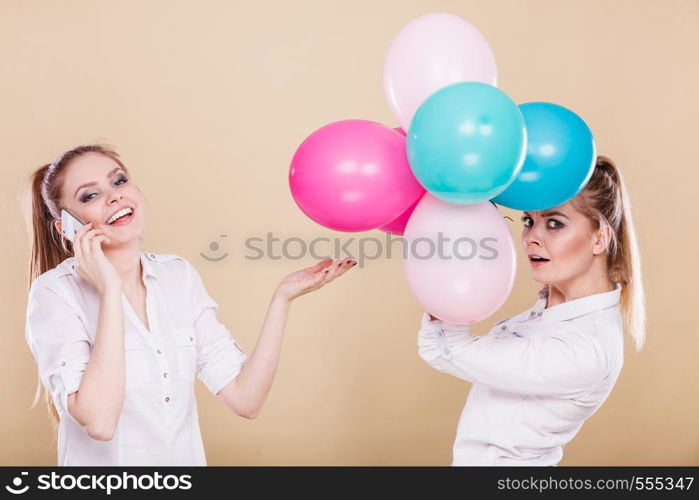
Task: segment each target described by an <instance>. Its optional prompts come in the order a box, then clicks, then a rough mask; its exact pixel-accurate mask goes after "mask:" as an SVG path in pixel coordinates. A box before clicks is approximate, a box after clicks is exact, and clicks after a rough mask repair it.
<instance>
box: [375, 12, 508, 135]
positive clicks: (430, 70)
mask: <svg viewBox="0 0 699 500" xmlns="http://www.w3.org/2000/svg"><path fill="white" fill-rule="evenodd" d="M497 78H498V74H497V67H496V65H495V55H494V54H493V51H492V49H491V48H490V45H488V42H487V41H486V39H485V37H484V36H483V35H482V34H481V32H480V31H478V30H477V29H476V28H475V27H474V26H473V25H472V24H470V23H469V22H468V21H466V20H465V19H462V18H460V17H458V16H455V15H453V14H449V13H446V12H435V13H432V14H426V15H424V16H420V17H418V18H417V19H414V20H413V21H411V22H410V23H408V24H407V25H406V26H405V27H404V28H403V29H402V30H401V31H400V32H399V33H398V35H397V36H396V38H395V39H394V40H393V43H392V44H391V46H390V48H389V50H388V54H387V55H386V59H385V62H384V91H385V93H386V98H387V99H388V104H389V106H390V108H391V110H392V111H393V114H394V115H395V117H396V118H397V119H398V123H400V125H401V127H402V128H403V129H404V130H406V131H407V130H409V128H410V122H411V121H412V119H413V115H414V114H415V111H417V108H419V107H420V105H421V104H422V103H423V102H424V101H425V99H427V98H428V97H429V96H430V95H432V94H433V93H434V92H436V91H437V90H439V89H441V88H443V87H446V86H447V85H451V84H452V83H457V82H468V81H472V82H482V83H487V84H490V85H492V86H494V87H496V86H497Z"/></svg>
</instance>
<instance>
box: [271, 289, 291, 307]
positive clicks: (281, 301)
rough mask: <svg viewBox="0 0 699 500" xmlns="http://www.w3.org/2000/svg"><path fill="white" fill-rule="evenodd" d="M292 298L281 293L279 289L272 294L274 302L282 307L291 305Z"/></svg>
mask: <svg viewBox="0 0 699 500" xmlns="http://www.w3.org/2000/svg"><path fill="white" fill-rule="evenodd" d="M292 300H293V299H292V298H291V297H287V296H286V295H284V294H281V293H279V291H276V292H274V295H273V296H272V304H275V305H278V306H282V307H289V306H290V305H291V301H292Z"/></svg>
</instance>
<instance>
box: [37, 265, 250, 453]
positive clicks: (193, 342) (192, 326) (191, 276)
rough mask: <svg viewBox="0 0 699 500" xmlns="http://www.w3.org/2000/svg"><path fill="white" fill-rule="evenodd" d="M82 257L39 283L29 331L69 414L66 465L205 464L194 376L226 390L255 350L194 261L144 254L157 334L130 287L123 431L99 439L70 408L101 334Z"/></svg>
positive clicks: (63, 443)
mask: <svg viewBox="0 0 699 500" xmlns="http://www.w3.org/2000/svg"><path fill="white" fill-rule="evenodd" d="M74 259H75V258H74V257H70V258H68V259H66V260H64V261H63V262H62V263H61V264H59V265H58V266H56V267H55V268H53V269H51V270H49V271H47V272H45V273H43V274H42V275H41V276H39V277H38V278H37V279H36V280H34V282H33V283H32V286H31V288H30V292H29V300H28V306H27V320H26V329H25V337H26V340H27V343H28V344H29V348H30V349H31V352H32V354H33V355H34V358H35V359H36V362H37V365H38V369H39V376H40V379H41V381H42V383H43V384H44V386H45V387H46V388H47V389H48V390H49V391H50V393H51V394H52V396H53V402H54V404H55V406H56V409H57V411H58V413H59V415H60V418H61V420H60V424H59V427H58V465H206V457H205V453H204V446H203V442H202V438H201V431H200V428H199V418H198V414H197V403H196V398H195V393H194V380H195V378H196V377H197V376H198V377H199V379H200V380H201V381H202V382H203V383H204V385H205V386H206V387H207V388H208V390H209V391H211V393H213V394H216V393H218V392H219V391H220V390H221V389H222V388H223V387H224V386H225V385H226V384H227V383H228V382H230V381H231V380H233V379H234V378H235V377H236V376H237V375H238V373H239V372H240V370H241V368H242V367H243V365H244V363H245V360H246V355H245V352H244V351H243V349H241V348H240V346H239V345H238V343H237V342H236V341H235V340H234V339H233V338H232V337H231V335H230V332H229V331H228V329H227V328H226V327H225V326H224V325H222V324H221V323H219V322H218V320H217V316H216V313H217V311H218V304H217V303H216V302H215V301H214V300H213V299H212V298H211V297H210V296H209V295H208V293H207V292H206V289H205V287H204V284H203V283H202V280H201V277H200V276H199V273H198V272H197V270H196V269H195V268H194V267H193V266H192V264H191V263H190V262H189V261H187V260H186V259H184V258H182V257H180V256H178V255H175V254H153V253H150V252H141V254H140V260H141V264H142V267H143V275H142V279H143V282H144V284H145V286H146V289H147V297H146V309H147V316H148V323H149V327H150V331H149V330H146V328H145V326H144V325H143V323H142V322H141V320H140V319H139V318H138V316H137V315H136V313H135V312H134V310H133V308H132V307H131V304H130V303H129V301H128V300H127V298H126V296H125V295H124V294H123V293H122V302H123V309H124V346H125V363H126V364H125V393H124V403H123V408H122V412H121V415H120V417H119V422H118V425H117V427H116V430H115V433H114V436H113V438H112V439H111V440H109V441H99V440H95V439H92V438H90V437H89V436H88V435H87V433H86V431H85V429H83V428H82V427H81V426H80V424H79V423H78V422H77V421H76V420H75V419H74V418H73V416H72V415H71V414H70V413H69V412H68V395H69V394H71V393H73V392H76V391H78V389H79V388H80V381H81V379H82V376H83V373H84V371H85V367H86V366H87V363H88V361H89V359H90V352H91V350H92V347H93V345H94V343H95V337H96V334H97V325H98V316H99V306H100V298H99V295H98V294H97V292H96V290H95V289H94V287H92V285H90V284H89V283H88V282H87V281H85V280H84V279H83V278H82V277H81V276H80V275H79V274H77V272H76V271H75V269H74V267H73V263H74Z"/></svg>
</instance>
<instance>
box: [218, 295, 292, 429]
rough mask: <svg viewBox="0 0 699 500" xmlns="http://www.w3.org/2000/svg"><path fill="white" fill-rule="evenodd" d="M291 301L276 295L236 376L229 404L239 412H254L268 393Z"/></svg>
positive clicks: (253, 413)
mask: <svg viewBox="0 0 699 500" xmlns="http://www.w3.org/2000/svg"><path fill="white" fill-rule="evenodd" d="M289 306H290V302H289V301H288V300H286V299H283V298H280V297H278V296H277V295H275V296H274V297H273V298H272V300H271V302H270V304H269V308H268V310H267V315H266V316H265V320H264V324H263V326H262V331H261V333H260V337H259V338H258V340H257V344H256V345H255V349H254V350H253V351H252V353H251V354H250V356H249V357H248V359H247V362H246V363H245V366H244V367H243V369H242V370H241V372H240V374H238V377H237V378H236V380H235V383H234V391H233V395H232V397H231V399H232V401H231V406H232V407H233V410H234V411H235V412H236V413H238V414H239V415H244V416H247V417H249V418H254V417H255V416H257V414H258V412H259V411H260V409H261V408H262V406H263V404H264V402H265V400H266V399H267V395H268V394H269V391H270V388H271V387H272V382H273V381H274V376H275V374H276V372H277V365H278V364H279V353H280V351H281V346H282V340H283V337H284V328H285V327H286V320H287V316H288V313H289Z"/></svg>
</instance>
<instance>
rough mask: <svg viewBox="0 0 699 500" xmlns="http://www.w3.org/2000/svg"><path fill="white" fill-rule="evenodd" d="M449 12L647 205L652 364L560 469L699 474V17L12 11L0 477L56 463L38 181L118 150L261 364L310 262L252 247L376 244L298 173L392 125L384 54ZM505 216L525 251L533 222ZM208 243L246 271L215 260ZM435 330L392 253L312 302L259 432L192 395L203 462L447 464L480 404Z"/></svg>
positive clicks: (396, 6)
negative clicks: (34, 317) (263, 241)
mask: <svg viewBox="0 0 699 500" xmlns="http://www.w3.org/2000/svg"><path fill="white" fill-rule="evenodd" d="M434 11H449V12H452V13H454V14H458V15H461V16H462V17H464V18H466V19H467V20H469V21H470V22H471V23H473V24H474V25H475V26H476V27H478V28H479V29H480V30H481V31H482V33H483V34H484V35H485V36H486V38H487V39H488V41H489V42H490V44H491V46H492V47H493V50H494V52H495V55H496V59H497V63H498V68H499V73H500V80H499V87H500V88H501V89H502V90H504V91H505V92H507V93H508V94H509V95H510V96H511V97H512V98H513V99H514V100H515V101H516V102H518V103H522V102H527V101H533V100H545V101H550V102H555V103H558V104H562V105H564V106H567V107H569V108H571V109H573V110H575V111H576V112H577V113H578V114H580V115H581V116H582V117H583V118H584V119H585V120H586V121H587V123H588V124H589V125H590V127H591V128H592V130H593V132H594V134H595V136H596V140H597V145H598V151H599V152H600V153H603V154H606V155H608V156H610V157H611V158H613V159H614V160H615V161H616V162H617V163H618V165H619V166H620V168H621V169H622V170H623V173H624V175H625V177H626V181H627V185H628V188H629V191H630V193H631V195H632V200H633V202H634V213H635V218H636V224H637V229H638V233H639V239H640V245H641V249H642V257H643V262H644V268H645V282H646V286H647V291H648V305H649V307H648V317H649V322H648V342H647V346H646V348H645V350H644V351H642V352H641V353H640V354H636V353H634V352H633V351H632V350H631V349H630V343H629V344H627V352H626V361H625V366H624V369H623V371H622V374H621V377H620V378H619V381H618V383H617V386H616V388H615V390H614V392H613V393H612V394H611V396H610V397H609V399H608V401H607V402H606V404H605V405H604V406H603V407H602V408H601V409H600V410H599V411H598V412H597V414H595V415H594V416H593V417H592V418H591V419H590V420H589V421H588V422H587V423H586V424H585V425H584V427H583V429H582V430H581V432H580V433H579V434H578V436H577V437H576V438H575V439H574V440H573V441H572V442H571V443H570V444H569V445H568V447H567V448H566V450H565V454H564V459H563V461H562V463H561V465H592V464H599V465H606V464H610V465H618V464H694V465H696V464H699V427H698V426H697V425H696V422H697V411H698V410H699V398H698V397H697V396H699V383H698V374H699V362H698V356H697V353H698V352H699V349H698V347H699V340H698V337H697V333H698V330H699V329H698V328H697V323H696V320H695V319H694V318H693V317H692V314H694V313H696V300H697V292H696V281H697V278H698V277H699V276H698V273H697V265H696V259H697V250H696V248H697V244H698V243H699V241H698V238H697V232H696V228H697V225H696V219H695V217H694V214H695V213H696V210H695V207H694V206H693V202H692V199H694V200H695V201H696V195H695V192H696V185H697V183H698V182H699V174H697V169H696V142H697V138H696V135H697V132H698V130H697V126H696V123H697V116H698V114H699V97H697V95H698V94H697V88H699V70H698V69H697V64H696V61H697V47H699V2H697V1H696V0H673V1H667V0H663V1H660V0H658V1H638V0H636V1H631V0H626V1H619V0H616V1H590V0H584V1H583V0H581V1H553V0H551V1H543V0H531V1H514V0H512V1H503V0H498V1H492V2H484V1H481V0H474V1H465V0H458V1H453V2H449V1H409V0H397V1H380V2H377V1H376V0H361V1H357V0H355V1H353V2H328V1H316V2H311V1H295V2H281V1H279V2H262V1H256V2H233V1H196V2H195V1H189V2H184V1H176V2H175V1H148V2H143V1H140V0H139V1H119V2H116V1H113V2H106V1H92V0H90V1H87V0H86V1H67V0H66V1H61V2H49V1H41V2H39V1H21V2H20V1H9V0H2V1H0V61H2V68H3V76H2V78H0V100H1V101H0V102H2V112H0V127H1V130H2V139H1V140H2V153H3V158H2V174H1V175H2V184H1V185H0V193H1V194H0V196H1V198H0V203H1V204H0V210H1V213H0V218H1V219H2V220H3V233H4V241H5V244H4V245H2V246H1V247H0V259H1V260H2V262H3V264H4V266H5V267H4V275H3V284H2V288H0V290H1V295H0V312H1V313H2V318H3V320H4V327H3V349H2V350H0V366H1V367H2V377H0V386H1V387H2V395H3V411H2V417H1V420H0V423H1V424H2V425H0V438H1V439H2V446H1V447H0V450H2V451H0V463H1V464H2V465H9V464H27V465H52V464H55V461H56V451H55V448H54V445H53V444H52V442H51V433H50V426H49V423H48V417H47V414H46V411H45V406H44V405H43V404H42V405H41V407H38V408H35V409H33V410H30V409H29V405H30V402H31V400H32V397H33V394H34V388H35V383H36V372H35V364H34V360H33V358H32V356H31V353H30V352H29V349H28V347H27V346H26V344H25V341H24V334H23V333H24V315H25V311H26V279H27V262H28V246H27V242H26V230H25V228H24V226H23V220H22V216H21V212H20V202H19V199H20V193H21V189H22V186H23V182H24V180H25V178H26V176H27V175H28V174H29V173H30V171H31V170H33V169H34V168H36V167H38V166H39V165H41V164H43V163H45V162H48V161H51V160H52V159H53V158H54V157H55V156H56V155H57V154H59V153H60V152H62V151H63V150H65V149H68V148H70V147H72V146H75V145H77V144H80V143H84V142H90V141H95V140H104V141H106V142H108V143H111V144H113V145H115V146H116V147H117V148H118V150H119V151H120V152H121V153H122V155H123V158H124V160H125V161H126V162H127V165H128V166H129V167H130V168H131V171H132V173H133V174H134V176H135V181H136V182H137V183H138V184H139V185H140V187H141V188H142V190H143V191H144V193H145V194H146V197H147V199H148V202H149V207H148V214H147V216H148V225H147V231H146V249H148V250H151V251H154V252H158V253H178V254H180V255H182V256H184V257H186V258H188V259H190V260H191V261H192V262H193V263H194V264H195V265H196V266H197V268H198V269H199V271H200V273H201V275H202V277H203V278H204V281H205V283H206V285H207V287H208V289H209V292H210V294H211V295H212V296H213V297H214V298H215V299H216V300H217V301H218V302H219V304H220V306H221V310H220V315H219V319H220V320H221V321H222V322H223V323H224V324H226V325H227V326H228V327H229V329H230V330H231V332H232V333H233V335H234V336H235V337H236V338H237V339H238V340H239V341H240V342H241V344H242V345H243V346H244V347H245V348H246V350H248V352H249V351H250V350H251V349H252V348H253V346H254V343H255V341H256V339H257V335H258V333H259V329H260V326H261V323H262V319H263V315H264V313H265V311H266V308H267V304H268V300H269V298H270V296H271V293H272V291H273V290H274V287H275V286H276V284H277V282H278V281H279V280H280V279H281V278H282V277H283V276H284V275H285V274H287V273H289V272H291V271H293V270H295V269H297V268H300V267H303V266H306V265H310V264H311V263H312V261H313V259H311V258H310V257H309V258H308V259H305V260H302V261H292V260H281V261H271V260H264V261H249V260H245V259H244V258H243V254H244V247H243V240H244V239H245V238H246V237H250V236H263V235H264V233H265V232H266V231H274V232H275V234H276V235H278V236H279V237H290V236H300V237H304V238H311V237H314V236H330V237H332V236H339V237H348V236H362V235H364V236H370V235H371V236H381V234H382V233H379V232H378V231H372V232H367V233H359V234H353V235H349V234H345V233H336V232H333V231H330V230H326V229H325V228H323V227H320V226H318V225H316V224H315V223H313V222H312V221H311V220H309V219H307V218H306V217H305V216H304V215H303V213H302V212H301V211H300V210H299V209H298V208H297V207H296V205H295V204H294V202H293V200H292V198H291V195H290V193H289V190H288V185H287V172H288V164H289V160H290V158H291V156H292V154H293V152H294V151H295V148H296V147H297V146H298V144H299V143H300V142H301V141H302V140H303V139H304V137H306V135H307V134H309V133H310V132H312V131H313V130H315V129H316V128H318V127H320V126H322V125H324V124H326V123H329V122H331V121H335V120H340V119H346V118H365V119H371V120H376V121H379V122H382V123H385V124H387V125H389V126H395V120H394V119H393V117H392V116H391V114H390V111H389V108H388V105H387V103H386V101H385V98H384V95H383V87H382V65H383V59H384V56H385V53H386V50H387V49H388V46H389V44H390V42H391V41H392V39H393V38H394V36H395V35H396V34H397V33H398V31H399V30H400V28H401V27H402V26H404V25H405V24H406V23H408V22H409V21H410V20H412V19H413V18H415V17H417V16H419V15H422V14H425V13H428V12H434ZM505 213H506V214H507V215H510V216H512V218H513V219H514V222H511V223H510V224H511V227H512V230H513V233H514V235H515V238H516V240H517V241H519V234H520V231H521V222H520V221H519V216H520V215H521V214H520V213H519V212H515V211H508V210H506V209H505ZM222 233H225V234H228V235H229V236H228V237H227V238H222V237H219V235H220V234H222ZM212 241H219V242H220V243H221V244H222V250H221V251H223V250H225V251H228V252H230V253H231V255H230V256H229V257H228V258H226V259H224V260H223V261H222V262H219V263H210V262H207V261H206V260H204V259H203V258H202V257H200V256H199V252H201V251H206V250H207V246H208V245H209V243H210V242H212ZM518 249H520V247H519V246H518ZM209 253H213V252H209ZM519 258H520V260H519V270H518V275H517V281H516V283H515V288H514V290H513V293H512V295H511V296H510V298H509V299H508V301H507V302H506V304H505V305H504V307H503V308H502V309H501V310H499V311H498V312H497V313H496V314H495V315H494V316H493V317H491V318H489V319H488V320H487V321H484V322H482V323H481V324H479V325H477V327H476V331H477V332H478V333H484V332H485V331H487V330H488V329H489V328H490V326H491V325H492V324H493V323H494V322H495V321H497V320H499V319H502V318H506V317H510V316H513V315H515V314H516V313H518V312H519V311H522V310H523V309H526V308H528V307H530V306H531V305H532V304H533V303H534V301H535V300H536V292H537V290H538V288H539V285H538V284H537V283H535V282H534V281H532V280H531V278H530V276H529V270H528V268H527V264H526V262H525V260H524V258H523V255H522V252H521V249H520V255H519ZM420 315H421V309H420V306H419V304H417V303H416V301H415V300H414V299H413V298H412V296H411V295H410V292H409V290H408V288H407V286H406V284H405V281H404V279H403V275H402V266H401V261H400V258H398V257H397V256H395V255H394V257H393V258H392V259H390V260H389V259H382V260H377V261H373V262H369V263H368V264H367V265H366V266H365V267H364V268H363V269H359V268H357V269H354V270H352V271H351V273H350V274H348V275H347V276H345V277H343V279H341V280H338V281H337V282H334V283H332V285H331V286H328V287H326V288H324V289H323V290H321V291H319V292H316V293H314V294H312V295H307V296H305V297H302V298H301V299H299V300H298V301H297V302H296V303H295V304H294V305H293V307H292V311H291V316H290V319H289V323H288V330H287V337H286V339H285V344H284V348H283V352H282V359H281V363H280V367H279V372H278V376H277V379H276V382H275V385H274V387H273V389H272V392H271V394H270V397H269V400H268V402H267V404H266V406H265V408H264V409H263V411H262V413H261V415H260V416H259V417H258V419H257V420H253V421H248V420H245V419H242V418H240V417H237V416H235V415H234V414H233V413H231V412H230V411H229V410H227V409H226V408H225V407H224V406H223V405H222V404H221V403H220V402H219V401H218V400H217V399H216V398H215V397H214V396H213V395H211V394H210V393H209V392H208V391H207V390H206V388H205V387H204V386H203V385H202V384H201V383H200V382H197V393H198V401H199V408H200V415H201V427H202V432H203V435H204V439H205V446H206V450H207V457H208V460H209V464H211V465H224V464H367V465H379V464H398V465H411V464H425V465H430V464H435V465H439V464H448V463H449V462H450V459H451V446H452V441H453V438H454V433H455V431H456V424H457V420H458V417H459V415H460V412H461V409H462V407H463V404H464V401H465V398H466V395H467V392H468V389H469V385H468V384H467V383H465V382H463V381H460V380H458V379H456V378H452V377H449V376H446V375H443V374H440V373H438V372H436V371H434V370H432V369H430V368H429V367H428V366H427V365H426V364H425V363H423V362H422V361H421V360H420V359H419V357H418V354H417V348H416V333H417V329H418V325H419V319H420Z"/></svg>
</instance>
